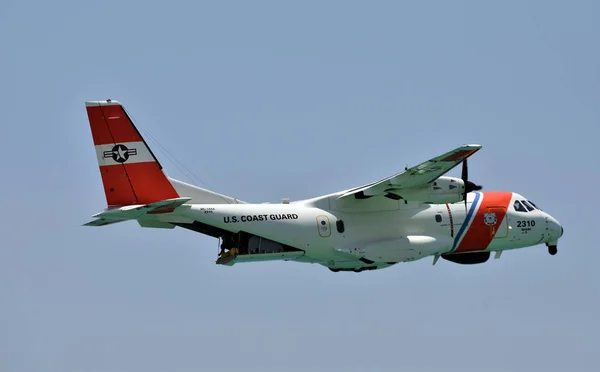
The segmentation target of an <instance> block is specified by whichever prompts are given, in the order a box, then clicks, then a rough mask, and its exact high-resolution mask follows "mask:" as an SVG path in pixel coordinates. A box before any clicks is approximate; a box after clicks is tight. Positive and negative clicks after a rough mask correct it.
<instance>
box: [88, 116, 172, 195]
mask: <svg viewBox="0 0 600 372" xmlns="http://www.w3.org/2000/svg"><path fill="white" fill-rule="evenodd" d="M86 109H87V114H88V118H89V121H90V127H91V129H92V137H93V139H94V145H95V146H98V145H107V144H115V145H116V144H121V143H127V142H139V143H140V145H142V144H143V146H145V147H146V148H147V145H146V143H145V142H144V140H143V139H142V137H141V136H140V134H139V133H138V131H137V129H136V128H135V126H134V125H133V123H132V122H131V120H130V119H129V117H128V116H127V114H126V113H125V110H123V107H122V106H121V105H119V104H115V105H110V106H106V105H105V106H87V107H86ZM133 150H135V151H136V153H134V154H132V155H134V156H135V155H138V153H139V150H137V149H133ZM133 150H132V151H133ZM144 150H145V149H144ZM148 151H150V150H149V149H148ZM149 159H150V158H149ZM152 159H153V156H152ZM100 174H101V175H102V183H103V184H104V192H105V194H106V202H107V204H108V206H109V207H114V206H123V205H132V204H149V203H154V202H157V201H160V200H165V199H172V198H178V197H179V195H178V194H177V192H176V191H175V189H174V188H173V185H172V184H171V183H170V182H169V180H168V179H167V177H166V176H165V174H164V173H163V171H162V169H161V168H160V165H159V164H158V162H156V161H155V160H154V159H153V160H151V161H146V162H127V161H125V162H124V163H121V164H113V165H102V166H100Z"/></svg>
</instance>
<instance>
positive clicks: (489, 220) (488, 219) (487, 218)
mask: <svg viewBox="0 0 600 372" xmlns="http://www.w3.org/2000/svg"><path fill="white" fill-rule="evenodd" d="M483 222H484V223H485V224H486V225H488V226H494V225H496V222H498V220H497V219H496V213H493V212H490V213H484V214H483Z"/></svg>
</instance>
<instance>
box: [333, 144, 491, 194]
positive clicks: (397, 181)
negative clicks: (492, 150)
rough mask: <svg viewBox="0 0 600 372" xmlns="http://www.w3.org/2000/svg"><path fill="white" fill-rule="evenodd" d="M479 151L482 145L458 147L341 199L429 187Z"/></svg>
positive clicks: (353, 191)
mask: <svg viewBox="0 0 600 372" xmlns="http://www.w3.org/2000/svg"><path fill="white" fill-rule="evenodd" d="M479 149H481V146H480V145H464V146H460V147H457V148H455V149H454V150H451V151H448V152H447V153H445V154H442V155H440V156H437V157H435V158H433V159H430V160H427V161H425V162H423V163H421V164H419V165H416V166H414V167H411V168H407V169H406V170H405V171H404V172H402V173H398V174H396V175H394V176H391V177H388V178H385V179H383V180H381V181H377V182H375V183H371V184H369V185H365V186H361V187H359V188H356V189H353V190H349V191H347V192H345V193H344V194H342V195H341V196H340V197H339V199H342V200H343V199H348V198H352V199H367V198H370V197H372V196H379V195H397V194H398V193H399V192H400V191H404V190H406V189H415V188H422V187H427V185H428V184H430V183H431V182H433V181H435V180H436V179H438V178H439V177H440V176H442V175H444V174H446V173H447V172H448V171H450V170H451V169H452V168H454V167H456V166H457V165H458V164H460V163H461V162H462V161H463V160H465V159H467V158H468V157H469V156H471V155H473V154H474V153H475V152H477V151H479ZM392 198H393V196H392Z"/></svg>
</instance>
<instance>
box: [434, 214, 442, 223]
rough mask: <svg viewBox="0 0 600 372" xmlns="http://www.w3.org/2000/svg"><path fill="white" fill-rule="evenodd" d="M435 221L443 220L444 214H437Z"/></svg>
mask: <svg viewBox="0 0 600 372" xmlns="http://www.w3.org/2000/svg"><path fill="white" fill-rule="evenodd" d="M435 222H442V215H441V214H436V215H435Z"/></svg>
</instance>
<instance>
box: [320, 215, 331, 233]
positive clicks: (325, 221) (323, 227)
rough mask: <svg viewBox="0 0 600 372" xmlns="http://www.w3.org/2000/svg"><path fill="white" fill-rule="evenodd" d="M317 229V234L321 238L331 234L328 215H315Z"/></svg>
mask: <svg viewBox="0 0 600 372" xmlns="http://www.w3.org/2000/svg"><path fill="white" fill-rule="evenodd" d="M317 229H318V231H319V236H320V237H322V238H328V237H329V236H330V235H331V225H330V224H329V217H327V216H317Z"/></svg>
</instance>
